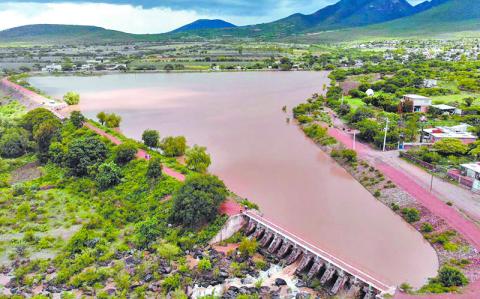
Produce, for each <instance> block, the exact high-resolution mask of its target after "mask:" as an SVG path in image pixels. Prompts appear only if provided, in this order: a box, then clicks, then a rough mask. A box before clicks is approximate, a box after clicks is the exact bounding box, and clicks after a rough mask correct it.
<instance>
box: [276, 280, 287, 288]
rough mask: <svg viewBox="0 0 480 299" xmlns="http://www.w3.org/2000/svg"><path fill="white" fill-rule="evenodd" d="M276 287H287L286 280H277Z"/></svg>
mask: <svg viewBox="0 0 480 299" xmlns="http://www.w3.org/2000/svg"><path fill="white" fill-rule="evenodd" d="M275 285H276V286H277V287H279V286H286V285H287V282H286V281H285V279H282V278H277V279H275Z"/></svg>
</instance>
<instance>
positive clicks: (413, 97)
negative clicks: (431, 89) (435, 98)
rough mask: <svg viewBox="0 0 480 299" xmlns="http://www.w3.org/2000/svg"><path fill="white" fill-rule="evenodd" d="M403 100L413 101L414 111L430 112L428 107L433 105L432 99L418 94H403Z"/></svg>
mask: <svg viewBox="0 0 480 299" xmlns="http://www.w3.org/2000/svg"><path fill="white" fill-rule="evenodd" d="M402 101H412V103H413V110H412V112H423V113H426V112H428V108H429V107H430V106H432V99H430V98H427V97H424V96H421V95H418V94H406V95H404V96H403V99H402Z"/></svg>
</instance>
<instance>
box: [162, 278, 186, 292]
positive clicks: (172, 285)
mask: <svg viewBox="0 0 480 299" xmlns="http://www.w3.org/2000/svg"><path fill="white" fill-rule="evenodd" d="M181 278H182V277H181V276H180V274H178V273H177V274H173V275H170V276H167V277H165V279H164V280H163V282H162V286H163V287H164V288H165V289H166V290H167V291H168V292H169V291H173V290H176V289H178V288H179V287H180V284H181Z"/></svg>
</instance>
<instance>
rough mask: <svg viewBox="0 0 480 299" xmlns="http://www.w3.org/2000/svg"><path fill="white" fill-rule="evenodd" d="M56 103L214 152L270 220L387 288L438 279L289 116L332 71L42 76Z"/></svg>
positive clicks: (129, 130) (411, 239)
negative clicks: (69, 95)
mask: <svg viewBox="0 0 480 299" xmlns="http://www.w3.org/2000/svg"><path fill="white" fill-rule="evenodd" d="M30 81H31V83H32V84H33V85H34V86H35V87H38V88H40V89H41V90H43V91H45V92H47V93H48V94H50V95H53V96H55V97H61V96H62V95H63V94H64V93H66V92H67V91H76V92H79V93H80V94H81V104H80V109H81V110H82V111H83V112H84V113H85V114H86V115H87V116H88V117H91V118H94V117H95V115H96V114H97V113H98V112H99V111H106V112H115V113H118V114H120V115H121V116H122V118H123V122H122V131H123V132H124V133H125V134H126V135H128V136H130V137H134V138H137V139H139V138H140V136H141V133H142V132H143V130H145V129H148V128H152V129H157V130H159V131H160V133H161V135H162V136H168V135H185V136H186V137H187V139H188V142H189V144H190V145H193V144H199V145H203V146H206V147H207V148H208V151H209V152H210V154H211V155H212V159H213V164H212V166H211V167H210V171H211V172H212V173H215V174H216V175H218V176H220V177H221V178H222V179H223V180H224V181H225V183H226V184H227V185H228V186H229V188H230V189H231V190H233V191H234V192H236V193H238V194H239V195H241V196H245V197H247V198H248V199H250V200H251V201H254V202H256V203H258V204H259V205H260V207H261V210H262V212H263V213H264V215H265V216H266V217H267V218H269V219H270V220H272V221H274V222H275V223H277V224H279V225H281V226H283V227H284V228H286V229H287V230H289V231H291V232H292V233H294V234H296V235H298V236H300V237H301V238H303V239H305V240H307V241H309V242H311V243H312V244H314V245H316V246H317V247H319V248H322V249H324V250H327V251H328V252H330V253H333V254H334V255H336V256H337V257H340V258H342V259H344V260H346V261H347V262H349V263H351V264H352V265H355V266H357V267H359V268H360V269H363V270H365V271H366V272H368V273H371V274H372V275H373V276H375V277H376V278H380V279H381V280H382V281H385V282H387V283H389V284H394V285H399V284H401V283H403V282H409V283H410V284H412V285H414V286H417V287H418V286H420V285H422V284H423V283H425V282H426V281H427V278H428V277H433V276H435V275H436V271H437V268H438V259H437V256H436V254H435V252H434V249H433V248H432V247H431V246H430V245H429V244H428V243H427V242H426V241H425V240H424V239H423V238H422V236H421V235H420V234H419V233H418V232H417V231H415V230H414V229H413V228H412V227H410V226H409V225H408V224H406V223H405V222H403V221H402V219H401V218H400V217H399V216H397V215H395V214H394V213H393V212H392V211H390V209H389V208H388V207H386V206H384V205H383V204H381V203H380V202H379V201H377V200H376V199H375V198H374V197H373V196H372V195H371V194H370V193H368V192H367V191H366V190H365V189H364V188H363V187H362V186H361V185H360V184H359V183H358V182H357V181H356V180H354V179H353V178H352V177H351V176H350V175H349V174H348V173H347V172H346V171H345V170H344V169H343V168H341V167H340V166H338V165H337V164H336V163H335V162H334V161H332V160H331V158H330V157H328V156H327V155H325V154H324V153H323V152H322V151H320V150H319V148H318V147H317V146H316V145H315V144H313V143H312V142H311V141H310V140H309V139H307V138H306V137H305V136H304V135H303V133H302V132H301V131H300V130H299V129H298V127H297V126H296V125H295V124H293V123H290V124H288V123H287V121H286V118H287V117H289V115H288V114H285V113H283V112H282V107H283V106H284V105H286V106H287V107H288V108H289V110H290V109H291V108H292V107H293V106H295V105H297V104H298V103H301V102H303V101H305V99H306V98H307V97H309V96H310V95H311V94H312V93H314V92H321V90H322V86H323V84H328V78H327V73H325V72H285V73H274V72H259V73H193V74H192V73H183V74H119V75H107V76H100V77H34V78H31V79H30Z"/></svg>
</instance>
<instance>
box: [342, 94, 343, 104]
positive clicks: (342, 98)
mask: <svg viewBox="0 0 480 299" xmlns="http://www.w3.org/2000/svg"><path fill="white" fill-rule="evenodd" d="M342 105H343V94H342Z"/></svg>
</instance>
